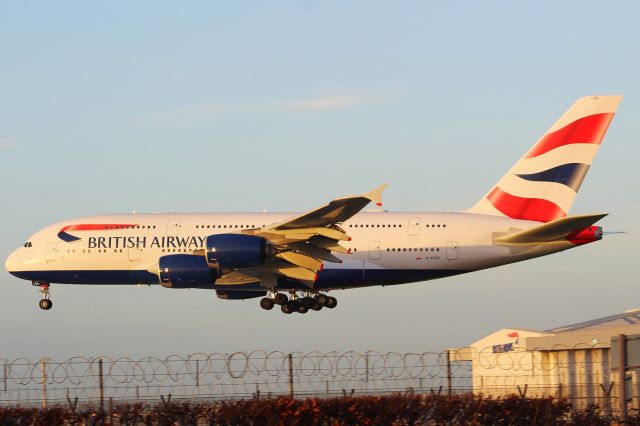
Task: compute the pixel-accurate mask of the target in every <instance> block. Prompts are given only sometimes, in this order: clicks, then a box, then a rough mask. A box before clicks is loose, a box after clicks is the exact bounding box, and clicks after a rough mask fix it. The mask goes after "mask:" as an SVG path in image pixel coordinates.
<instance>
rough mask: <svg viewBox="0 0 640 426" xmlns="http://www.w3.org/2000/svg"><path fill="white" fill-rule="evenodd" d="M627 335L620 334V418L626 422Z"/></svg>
mask: <svg viewBox="0 0 640 426" xmlns="http://www.w3.org/2000/svg"><path fill="white" fill-rule="evenodd" d="M626 352H627V336H626V335H624V334H618V373H619V375H620V379H619V380H618V398H619V407H620V419H621V420H622V421H623V422H624V421H626V419H627V380H626V375H627V369H626V364H627V357H626Z"/></svg>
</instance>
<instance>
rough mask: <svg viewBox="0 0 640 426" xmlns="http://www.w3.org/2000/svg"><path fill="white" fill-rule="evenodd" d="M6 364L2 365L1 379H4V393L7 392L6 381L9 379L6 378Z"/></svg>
mask: <svg viewBox="0 0 640 426" xmlns="http://www.w3.org/2000/svg"><path fill="white" fill-rule="evenodd" d="M7 370H8V369H7V364H5V365H4V369H3V374H2V377H3V378H4V391H5V392H6V391H7V381H8V380H9V378H8V377H7Z"/></svg>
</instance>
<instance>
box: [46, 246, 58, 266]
mask: <svg viewBox="0 0 640 426" xmlns="http://www.w3.org/2000/svg"><path fill="white" fill-rule="evenodd" d="M57 254H58V246H57V245H56V243H47V247H46V252H45V255H44V260H46V261H47V262H53V261H55V260H56V256H57Z"/></svg>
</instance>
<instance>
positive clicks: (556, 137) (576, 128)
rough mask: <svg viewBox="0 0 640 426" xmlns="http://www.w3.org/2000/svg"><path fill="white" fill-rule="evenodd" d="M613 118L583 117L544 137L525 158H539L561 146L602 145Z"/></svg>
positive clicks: (605, 116) (607, 115)
mask: <svg viewBox="0 0 640 426" xmlns="http://www.w3.org/2000/svg"><path fill="white" fill-rule="evenodd" d="M612 118H613V113H612V112H603V113H601V114H594V115H588V116H586V117H582V118H580V119H578V120H576V121H574V122H572V123H569V124H567V125H566V126H564V127H563V128H561V129H558V130H556V131H555V132H551V133H547V134H546V135H544V136H543V137H542V139H540V141H539V142H538V143H537V144H535V146H534V147H533V148H531V150H530V151H529V152H528V153H527V154H526V155H525V156H524V158H532V157H537V156H538V155H542V154H544V153H545V152H549V151H551V150H553V149H556V148H558V147H560V146H563V145H569V144H573V143H589V144H596V145H600V143H601V142H602V138H604V134H605V133H606V132H607V129H608V128H609V123H610V122H611V119H612Z"/></svg>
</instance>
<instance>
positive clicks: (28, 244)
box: [22, 241, 33, 247]
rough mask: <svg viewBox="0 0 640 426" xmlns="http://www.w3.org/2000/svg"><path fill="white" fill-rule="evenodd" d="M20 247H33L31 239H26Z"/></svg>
mask: <svg viewBox="0 0 640 426" xmlns="http://www.w3.org/2000/svg"><path fill="white" fill-rule="evenodd" d="M22 247H33V246H32V245H31V241H27V242H26V243H24V245H23V246H22Z"/></svg>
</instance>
